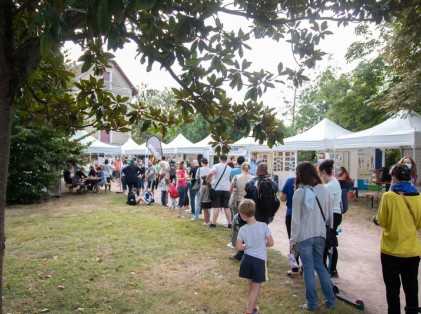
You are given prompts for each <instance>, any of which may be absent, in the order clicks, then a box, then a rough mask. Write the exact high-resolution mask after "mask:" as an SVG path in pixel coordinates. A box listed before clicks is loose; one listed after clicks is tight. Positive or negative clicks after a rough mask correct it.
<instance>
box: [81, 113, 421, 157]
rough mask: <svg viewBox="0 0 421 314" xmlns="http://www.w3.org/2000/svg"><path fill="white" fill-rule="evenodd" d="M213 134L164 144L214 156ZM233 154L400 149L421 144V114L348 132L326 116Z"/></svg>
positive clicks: (141, 150)
mask: <svg viewBox="0 0 421 314" xmlns="http://www.w3.org/2000/svg"><path fill="white" fill-rule="evenodd" d="M79 138H83V139H82V143H84V144H88V143H91V144H90V145H89V146H88V148H87V151H86V153H88V154H108V155H119V154H127V155H130V154H131V155H148V154H150V152H149V151H148V149H147V148H146V143H145V144H142V145H139V144H137V143H136V142H135V141H133V140H132V139H131V138H130V139H129V140H128V141H127V142H126V143H125V144H123V145H122V146H114V145H108V144H105V143H102V142H100V141H98V140H96V139H95V138H94V137H92V136H89V135H87V133H86V132H85V131H78V132H77V133H76V134H75V135H74V136H73V139H79ZM211 141H213V140H212V137H211V135H209V136H207V137H206V138H204V139H203V140H201V141H200V142H198V143H192V142H190V141H189V140H187V139H186V138H185V137H184V136H183V135H182V134H179V135H178V136H177V137H176V138H175V139H174V140H173V141H171V142H170V143H168V144H165V143H162V150H163V153H164V154H165V155H171V154H198V153H202V154H204V155H205V156H206V155H212V154H213V151H212V148H211V146H210V145H209V142H211ZM231 147H232V151H231V154H233V155H248V154H250V153H251V152H266V151H267V152H269V151H311V150H349V149H355V148H357V149H358V148H400V147H411V148H414V149H415V147H421V116H420V115H419V114H417V113H414V112H411V113H409V112H407V111H401V112H399V113H398V114H397V115H395V116H393V117H391V118H389V119H388V120H386V121H384V122H382V123H380V124H379V125H376V126H374V127H372V128H369V129H367V130H363V131H360V132H355V133H353V132H351V131H348V130H346V129H344V128H342V127H340V126H339V125H337V124H335V123H334V122H332V121H330V120H329V119H326V118H325V119H323V120H322V121H320V122H319V123H318V124H316V125H315V126H314V127H312V128H310V129H309V130H307V131H305V132H303V133H301V134H298V135H295V136H292V137H289V138H285V139H284V145H277V146H274V147H272V148H269V147H268V146H267V145H266V144H263V145H259V144H258V143H257V142H256V141H255V140H254V138H252V137H245V138H242V139H240V140H239V141H237V142H235V143H234V144H232V145H231Z"/></svg>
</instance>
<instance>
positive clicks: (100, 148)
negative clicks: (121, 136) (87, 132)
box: [86, 140, 121, 155]
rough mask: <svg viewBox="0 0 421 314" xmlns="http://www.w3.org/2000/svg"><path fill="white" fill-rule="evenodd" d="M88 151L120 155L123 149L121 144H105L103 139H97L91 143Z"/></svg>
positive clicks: (90, 152) (89, 152)
mask: <svg viewBox="0 0 421 314" xmlns="http://www.w3.org/2000/svg"><path fill="white" fill-rule="evenodd" d="M86 152H87V153H88V154H108V155H120V153H121V149H120V146H114V145H110V144H105V143H103V142H101V141H98V140H95V141H94V142H93V143H92V144H91V145H89V147H88V150H87V151H86Z"/></svg>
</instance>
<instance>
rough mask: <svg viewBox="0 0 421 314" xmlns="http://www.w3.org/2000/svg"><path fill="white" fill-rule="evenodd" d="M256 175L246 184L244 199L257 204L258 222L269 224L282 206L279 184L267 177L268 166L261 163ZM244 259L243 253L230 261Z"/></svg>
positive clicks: (240, 252)
mask: <svg viewBox="0 0 421 314" xmlns="http://www.w3.org/2000/svg"><path fill="white" fill-rule="evenodd" d="M256 173H257V176H256V177H255V178H253V179H251V180H250V181H249V182H247V183H246V187H245V191H246V195H245V196H244V198H248V199H252V200H253V201H254V202H255V203H256V213H255V217H256V220H257V221H260V222H264V223H266V224H269V223H271V222H272V220H273V217H275V214H276V212H277V211H278V209H279V206H280V205H281V202H280V201H279V198H278V196H277V192H278V184H277V183H276V182H275V181H274V180H272V179H270V178H269V177H268V176H267V174H268V166H267V164H266V163H264V162H261V163H259V164H258V165H257V169H256ZM238 223H239V227H240V228H241V227H242V226H243V225H244V224H245V222H244V221H242V220H239V222H238ZM242 258H243V252H242V251H239V252H237V254H235V255H233V256H230V257H229V259H230V260H239V261H240V260H241V259H242Z"/></svg>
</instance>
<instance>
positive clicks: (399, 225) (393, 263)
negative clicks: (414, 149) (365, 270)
mask: <svg viewBox="0 0 421 314" xmlns="http://www.w3.org/2000/svg"><path fill="white" fill-rule="evenodd" d="M405 158H408V157H405ZM411 170H412V168H411ZM390 175H391V176H392V186H391V188H390V191H388V192H385V193H384V194H383V196H382V199H381V201H380V206H379V211H378V212H377V215H376V216H374V217H373V222H374V223H375V224H376V225H378V226H381V227H382V228H383V232H382V236H381V245H380V250H381V256H380V260H381V265H382V272H383V280H384V283H385V286H386V300H387V305H388V314H399V313H401V304H400V297H399V294H400V290H401V288H400V287H401V285H402V287H403V291H404V293H405V301H406V306H405V313H406V314H415V313H418V311H419V301H418V268H419V263H420V255H421V244H420V239H419V236H418V230H420V229H421V195H420V193H419V192H418V190H417V189H416V188H415V187H414V186H413V185H412V184H411V183H410V182H409V181H410V180H411V171H410V170H409V169H408V166H407V165H405V164H401V163H399V164H396V165H394V166H393V167H392V169H391V171H390Z"/></svg>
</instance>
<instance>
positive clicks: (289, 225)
mask: <svg viewBox="0 0 421 314" xmlns="http://www.w3.org/2000/svg"><path fill="white" fill-rule="evenodd" d="M291 220H292V215H288V216H285V226H286V227H287V233H288V240H289V239H291ZM295 260H296V261H297V265H300V255H299V254H297V256H296V257H295ZM291 270H292V271H293V272H297V271H298V270H299V269H298V268H292V269H291Z"/></svg>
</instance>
